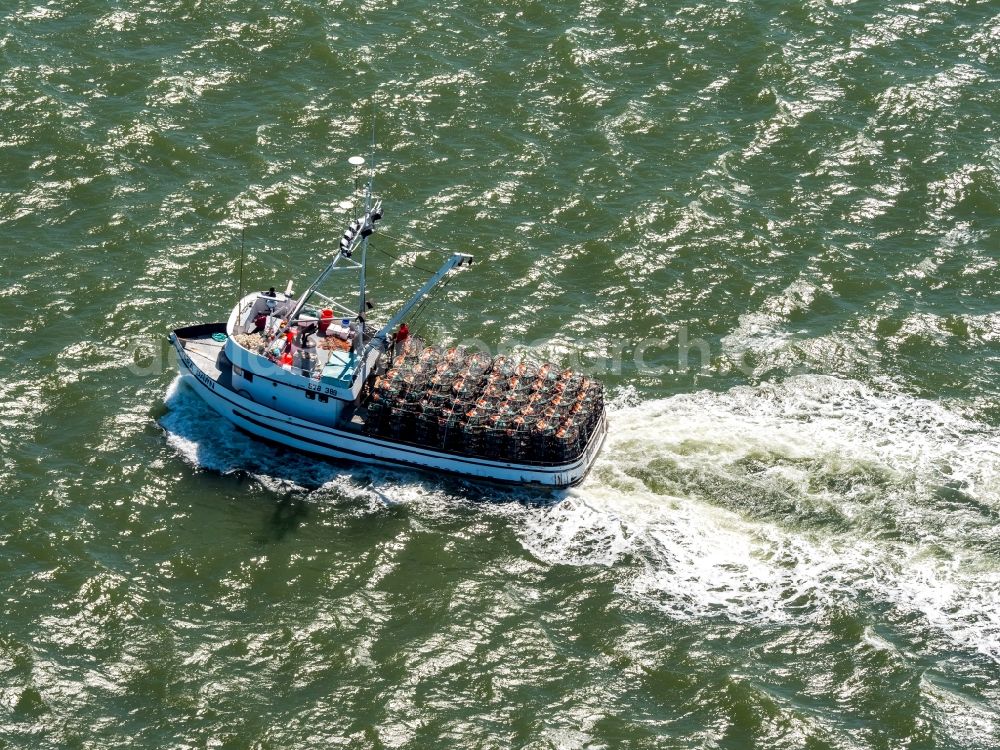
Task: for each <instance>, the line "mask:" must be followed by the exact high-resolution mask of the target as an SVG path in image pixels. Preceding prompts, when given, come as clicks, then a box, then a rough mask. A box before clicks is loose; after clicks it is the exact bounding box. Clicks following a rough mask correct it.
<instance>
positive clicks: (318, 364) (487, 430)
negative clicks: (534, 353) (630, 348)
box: [169, 157, 607, 488]
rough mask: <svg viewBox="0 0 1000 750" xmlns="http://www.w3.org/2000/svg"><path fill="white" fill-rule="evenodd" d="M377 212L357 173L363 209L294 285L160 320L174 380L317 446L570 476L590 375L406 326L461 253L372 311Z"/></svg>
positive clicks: (594, 427) (331, 454)
mask: <svg viewBox="0 0 1000 750" xmlns="http://www.w3.org/2000/svg"><path fill="white" fill-rule="evenodd" d="M363 163H364V159H363V158H361V157H352V164H355V165H358V164H363ZM372 174H374V169H372ZM348 205H350V204H349V203H348ZM382 217H383V209H382V201H381V200H380V199H375V198H373V196H372V178H371V177H370V178H369V181H368V187H367V190H366V194H365V198H364V204H363V211H362V212H360V213H358V214H357V215H355V216H354V217H353V218H352V219H351V220H350V221H349V223H348V226H347V227H346V229H345V230H344V232H343V234H342V235H341V237H340V242H339V247H338V248H337V250H336V253H335V254H334V255H333V258H332V260H331V261H330V262H329V264H328V265H327V266H326V267H325V268H324V269H323V270H322V271H321V272H320V274H319V275H318V276H317V277H316V278H315V280H314V281H313V282H312V283H311V284H310V285H309V286H308V287H307V288H306V289H305V291H304V292H302V293H301V294H299V295H295V294H294V292H293V284H292V282H289V283H288V286H287V287H286V289H285V290H284V291H283V292H279V291H276V290H275V289H274V288H273V287H272V288H270V289H269V290H267V291H254V292H251V293H249V294H246V295H244V294H243V293H242V291H241V293H240V294H239V295H238V297H239V299H238V301H237V303H236V305H235V306H234V307H233V309H232V312H231V313H230V314H229V318H228V320H226V321H225V322H217V323H204V324H200V325H191V326H186V327H181V328H177V329H175V330H173V331H172V332H171V333H170V335H169V338H170V342H171V343H172V345H173V346H174V348H175V350H176V352H177V357H178V368H179V370H180V373H181V376H182V378H183V380H184V381H185V382H186V383H188V384H189V385H190V387H191V388H192V389H193V390H194V392H195V393H197V394H198V395H199V396H200V397H201V398H202V399H203V400H204V401H205V402H206V403H207V404H208V405H209V406H210V407H211V408H212V409H213V410H214V411H216V412H217V413H218V414H219V415H221V416H222V417H223V418H225V419H227V420H229V421H230V422H232V423H233V424H234V425H235V426H236V427H237V428H238V429H239V430H241V431H243V432H245V433H248V434H250V435H252V436H254V437H256V438H259V439H262V440H265V441H269V442H272V443H277V444H280V445H282V446H286V447H288V448H292V449H295V450H297V451H301V452H304V453H307V454H312V455H315V456H318V457H321V458H323V459H340V460H347V461H353V462H361V463H371V464H381V465H386V466H393V467H400V468H405V469H416V470H421V471H429V472H434V473H447V474H451V475H456V476H459V477H464V478H467V479H473V480H485V481H491V482H498V483H505V484H517V485H535V486H542V487H550V488H564V487H569V486H572V485H575V484H578V483H579V482H581V481H582V480H583V479H584V477H585V476H586V475H587V472H588V471H589V470H590V468H591V466H592V465H593V463H594V461H595V459H596V457H597V454H598V452H599V451H600V448H601V445H602V443H603V441H604V437H605V435H606V433H607V418H606V415H605V408H604V390H603V387H602V386H601V384H600V383H599V382H597V381H595V380H593V379H591V378H589V377H587V376H585V375H582V374H580V373H577V372H574V371H572V370H566V369H562V368H560V367H557V366H556V365H554V364H551V363H541V364H538V363H533V362H531V361H526V360H518V359H514V358H511V357H506V356H496V357H493V356H490V355H487V354H485V353H483V352H480V351H474V350H468V349H465V348H462V347H452V348H447V349H445V348H440V347H435V346H430V345H427V344H425V343H424V342H423V341H421V340H420V339H418V338H417V337H416V336H414V335H408V331H407V329H406V328H405V322H406V320H407V316H408V315H410V314H411V313H412V311H414V309H415V308H416V307H417V306H418V305H421V304H423V303H424V302H425V301H427V300H428V299H429V295H430V294H431V292H432V291H433V290H434V289H435V288H436V287H438V286H439V285H441V284H442V283H443V282H445V281H446V280H450V278H451V276H452V275H453V274H455V273H457V272H458V271H459V270H460V269H465V268H468V267H469V266H471V265H472V262H473V257H472V256H471V255H469V254H466V253H451V254H450V255H448V257H447V260H445V262H444V264H443V265H442V266H441V267H440V269H438V271H437V273H435V274H434V275H433V276H431V277H430V278H429V279H427V280H426V282H425V283H424V284H423V285H422V286H421V287H420V288H419V289H418V290H417V291H416V293H415V294H413V296H412V297H411V298H410V299H409V300H408V301H406V302H405V303H404V304H403V305H402V306H401V307H399V308H398V309H397V310H395V312H393V313H391V314H389V315H388V318H387V319H386V320H385V321H384V322H383V323H381V324H379V323H376V322H375V320H374V318H373V317H372V315H373V310H374V305H373V304H372V302H371V301H370V298H369V296H368V289H367V287H366V264H367V260H368V239H369V237H370V236H371V235H372V234H373V233H374V232H375V231H376V229H377V228H378V226H379V222H380V221H381V220H382ZM374 314H377V311H376V312H375V313H374Z"/></svg>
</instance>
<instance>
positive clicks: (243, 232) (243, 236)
mask: <svg viewBox="0 0 1000 750" xmlns="http://www.w3.org/2000/svg"><path fill="white" fill-rule="evenodd" d="M246 235H247V227H246V224H245V223H243V217H242V216H240V296H239V297H237V298H236V306H237V307H239V306H240V303H241V302H243V259H244V258H245V257H246ZM242 315H243V313H242V312H241V313H240V316H241V317H242ZM237 322H238V321H237Z"/></svg>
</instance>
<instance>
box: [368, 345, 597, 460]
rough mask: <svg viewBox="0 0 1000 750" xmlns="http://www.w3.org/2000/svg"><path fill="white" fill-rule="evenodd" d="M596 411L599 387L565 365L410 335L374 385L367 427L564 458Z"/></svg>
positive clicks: (389, 434) (462, 449) (585, 434)
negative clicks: (428, 343) (433, 343)
mask: <svg viewBox="0 0 1000 750" xmlns="http://www.w3.org/2000/svg"><path fill="white" fill-rule="evenodd" d="M603 411H604V389H603V387H602V386H601V384H600V383H598V382H596V381H593V380H591V379H589V378H587V377H586V376H584V375H581V374H579V373H575V372H573V371H572V370H560V369H559V368H558V367H557V366H556V365H553V364H542V365H535V364H532V363H530V362H520V361H517V360H513V359H510V358H508V357H504V356H500V357H496V358H491V357H489V356H488V355H486V354H483V353H481V352H475V351H469V350H466V349H463V348H451V349H447V350H442V349H438V348H435V347H424V346H422V345H421V344H420V343H419V342H418V341H416V340H415V339H410V340H409V341H408V342H407V345H406V346H405V347H404V349H403V351H402V352H400V354H399V355H397V357H396V359H395V361H394V363H393V366H392V367H391V368H390V369H389V370H388V371H387V372H386V373H385V374H384V375H382V376H381V377H379V378H378V379H377V380H376V382H375V387H374V389H373V392H372V396H371V398H370V400H369V403H368V421H367V423H366V430H367V432H368V434H370V435H374V436H377V437H383V438H388V439H391V440H398V441H402V442H408V443H414V444H417V445H421V446H423V447H427V448H432V449H436V450H442V451H447V452H452V453H458V454H462V455H470V456H481V457H485V458H491V459H496V460H503V461H512V462H539V463H565V462H568V461H571V460H573V459H575V458H577V457H578V456H579V455H580V454H581V453H582V452H583V450H584V448H585V447H586V445H587V442H588V440H589V438H590V435H591V434H592V432H593V431H594V429H596V428H597V425H598V423H599V421H600V417H601V414H602V413H603Z"/></svg>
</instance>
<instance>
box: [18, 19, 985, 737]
mask: <svg viewBox="0 0 1000 750" xmlns="http://www.w3.org/2000/svg"><path fill="white" fill-rule="evenodd" d="M668 5H669V4H663V3H661V4H659V5H656V4H644V3H634V2H628V3H624V4H614V5H612V4H600V3H591V2H586V3H582V4H581V3H578V4H566V3H563V4H552V3H547V4H542V3H532V2H516V3H513V4H507V5H501V6H494V5H485V4H475V3H468V2H466V3H454V2H451V3H422V2H413V3H407V4H405V5H404V4H399V3H383V2H370V3H366V4H354V5H349V4H342V3H338V2H329V3H322V2H292V1H290V0H289V1H287V2H280V3H276V4H259V3H250V4H248V3H236V2H212V3H203V2H144V3H138V2H134V3H133V2H116V3H95V2H92V1H91V0H80V1H79V2H72V1H71V0H67V1H66V2H58V1H56V0H53V2H50V3H47V4H38V3H36V2H34V0H33V1H32V2H20V0H12V2H10V3H8V4H7V5H5V6H3V7H2V8H0V19H2V20H0V61H2V65H0V157H2V158H0V164H2V166H0V231H2V238H3V246H4V251H3V252H4V254H3V264H2V268H3V286H4V289H5V291H4V293H3V297H2V299H3V303H4V304H3V306H2V307H0V323H2V325H0V342H2V344H3V347H2V348H0V368H2V372H3V376H4V383H3V388H2V390H0V407H2V408H0V423H2V429H0V486H2V487H3V503H2V505H0V519H2V521H0V571H2V576H0V585H2V592H0V600H2V602H3V605H2V606H3V617H2V620H0V747H11V748H15V747H17V748H21V747H25V748H27V747H31V748H38V747H59V748H62V747H81V748H110V747H133V746H143V747H192V748H194V747H232V748H285V747H317V748H319V747H324V748H325V747H341V746H343V747H357V748H366V747H373V748H425V747H482V748H507V747H530V748H546V747H552V748H583V747H587V748H600V747H606V748H619V747H629V748H643V747H644V748H661V747H664V748H674V747H690V748H704V747H719V748H744V747H767V748H780V747H788V748H802V747H808V748H897V747H911V748H932V747H942V748H992V747H996V746H997V745H998V744H1000V531H998V521H1000V440H998V425H1000V253H998V250H997V248H998V246H1000V231H998V230H1000V218H998V217H1000V150H998V146H997V143H998V139H997V125H996V123H997V116H998V109H997V104H996V92H997V90H998V84H1000V75H998V70H1000V11H998V9H997V6H996V5H995V4H992V3H985V2H979V3H977V2H964V3H962V2H959V3H934V2H908V3H888V4H887V3H874V2H854V3H824V2H810V3H799V4H788V3H758V4H747V3H739V2H736V3H733V2H715V1H714V0H713V1H711V2H706V3H701V4H688V5H674V6H670V7H666V6H668ZM371 95H374V97H375V98H376V99H377V101H378V102H379V107H378V110H379V111H378V116H377V126H378V142H379V153H378V159H379V161H378V176H377V180H376V181H377V185H378V187H379V190H380V193H381V195H382V196H383V197H384V198H385V200H386V203H387V208H388V210H387V217H386V221H385V224H386V226H385V234H384V235H383V236H381V238H379V239H378V240H377V242H376V243H375V250H376V252H373V254H372V259H373V260H375V261H385V262H386V263H385V265H380V266H379V267H378V268H376V269H373V271H372V277H373V278H372V287H373V295H374V296H375V298H376V299H377V300H378V301H379V302H381V303H382V304H384V305H389V304H392V303H395V302H398V301H399V300H401V299H403V298H404V297H405V296H406V295H407V294H408V291H409V290H410V289H412V288H413V284H414V282H415V281H416V280H418V279H419V278H420V277H421V273H420V272H419V271H414V269H413V268H412V267H410V266H406V265H401V264H398V263H392V262H391V259H390V258H389V257H388V256H385V255H381V254H380V251H385V252H388V253H392V254H393V255H400V254H403V257H404V259H406V260H407V261H409V263H411V264H416V265H418V266H420V267H423V268H426V267H434V266H435V264H436V262H437V258H438V255H437V254H436V253H435V252H434V251H433V249H431V248H433V247H436V246H443V247H446V248H449V249H454V250H465V251H471V252H473V253H475V254H476V256H477V258H478V259H479V261H480V263H478V264H477V265H476V266H474V267H473V269H472V271H470V272H466V273H464V274H463V275H461V276H460V277H459V278H458V279H456V280H455V281H454V282H453V283H452V284H451V285H450V286H449V287H448V290H447V293H446V294H445V295H444V297H443V299H441V300H439V301H440V302H441V304H440V305H439V306H437V307H428V308H427V310H426V312H424V313H423V314H422V315H421V317H420V318H419V319H418V320H417V321H415V324H414V328H415V329H416V330H417V331H418V332H419V333H421V334H423V335H424V336H427V337H429V338H433V339H437V340H457V339H477V340H481V341H483V342H488V343H489V344H491V345H500V344H505V345H509V346H514V347H521V348H526V349H529V350H533V351H536V352H537V351H543V350H544V351H546V352H548V353H550V354H551V355H553V356H559V357H560V358H562V359H563V360H565V361H567V362H571V363H577V364H582V365H584V366H587V367H589V368H591V369H593V370H595V371H597V372H599V373H600V375H601V377H602V378H603V379H604V381H605V383H606V384H607V386H608V388H609V391H610V393H611V395H612V396H613V397H614V400H615V406H614V409H613V412H612V415H611V422H612V426H611V432H610V436H609V439H608V443H607V444H606V447H605V450H604V452H603V454H602V456H601V459H600V460H599V463H598V465H597V466H596V467H595V470H594V472H593V473H592V475H591V476H590V477H589V479H588V480H587V482H586V483H585V484H584V485H582V486H581V487H579V488H577V489H574V490H572V491H570V492H567V493H561V494H554V495H541V496H539V495H533V494H526V493H522V492H516V491H503V490H498V489H494V488H488V487H482V486H476V485H465V484H461V483H452V482H442V481H436V480H434V479H433V478H427V477H422V476H419V475H414V474H400V473H395V472H388V471H379V470H371V469H368V470H359V469H356V468H353V467H349V466H347V465H339V464H322V463H316V462H313V461H310V460H307V459H304V458H301V457H299V456H296V455H293V454H289V453H286V452H283V451H280V450H277V449H275V448H271V447H267V446H263V445H261V444H259V443H255V442H253V441H251V440H249V439H248V438H245V437H243V436H241V435H239V434H237V433H235V432H234V431H233V430H232V429H231V428H230V427H229V426H228V425H227V424H226V423H224V422H221V421H220V420H219V419H217V418H215V417H214V416H213V415H212V414H211V413H210V412H209V411H208V410H207V409H206V408H205V407H204V406H203V405H202V404H201V403H200V401H199V400H198V399H197V397H196V396H194V395H193V394H192V393H191V392H190V391H189V390H187V388H186V387H185V386H183V385H180V384H178V383H177V382H175V374H174V372H173V370H172V367H171V365H170V363H169V361H167V359H166V357H165V353H166V348H165V346H164V342H163V339H164V335H165V333H166V331H167V330H168V329H169V328H170V327H171V326H173V325H175V324H183V323H193V322H199V321H209V320H218V319H221V318H222V317H223V316H224V315H225V314H226V312H227V310H228V308H229V307H230V306H231V304H232V302H233V300H234V298H235V296H236V293H237V281H236V274H235V272H236V269H237V259H238V249H239V226H240V224H241V222H242V223H245V224H246V225H247V229H246V244H247V250H248V262H247V268H246V275H247V279H248V282H249V283H250V284H252V285H254V286H257V285H264V286H267V285H271V284H278V283H280V284H283V283H284V281H285V279H286V278H287V277H288V276H292V277H293V278H294V279H295V280H296V282H297V283H298V285H299V287H300V288H301V285H302V284H304V283H306V282H307V281H308V279H309V278H310V275H311V273H313V272H314V271H315V270H316V268H317V266H318V265H320V264H321V263H322V262H323V259H324V258H326V257H328V255H329V253H330V251H331V250H332V249H333V248H334V246H335V240H336V238H337V237H338V235H339V231H340V221H341V216H340V215H339V214H338V212H337V210H336V208H335V206H336V204H337V202H338V201H340V200H342V199H344V198H345V197H347V196H348V195H349V194H350V193H351V192H352V188H353V183H352V179H351V175H350V173H349V172H348V170H347V167H346V158H347V156H349V155H351V154H353V153H356V152H361V151H365V150H366V143H367V140H368V135H367V133H368V128H369V127H370V124H371V104H370V101H371ZM355 97H360V99H358V100H355ZM414 243H419V244H414ZM637 353H638V356H637ZM127 364H128V365H130V366H126V365H127Z"/></svg>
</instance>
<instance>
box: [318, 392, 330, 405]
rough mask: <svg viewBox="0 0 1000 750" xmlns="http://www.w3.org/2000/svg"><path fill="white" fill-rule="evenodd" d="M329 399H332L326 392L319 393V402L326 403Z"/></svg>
mask: <svg viewBox="0 0 1000 750" xmlns="http://www.w3.org/2000/svg"><path fill="white" fill-rule="evenodd" d="M329 401H330V397H329V396H327V395H326V394H325V393H321V394H319V402H320V403H321V404H326V403H329Z"/></svg>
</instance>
